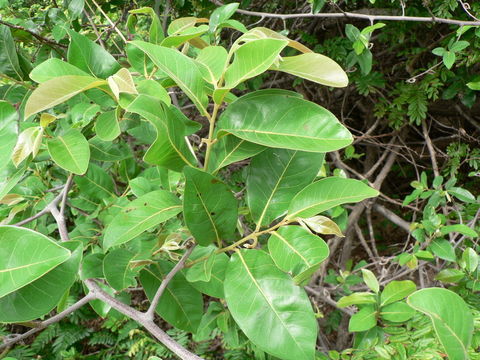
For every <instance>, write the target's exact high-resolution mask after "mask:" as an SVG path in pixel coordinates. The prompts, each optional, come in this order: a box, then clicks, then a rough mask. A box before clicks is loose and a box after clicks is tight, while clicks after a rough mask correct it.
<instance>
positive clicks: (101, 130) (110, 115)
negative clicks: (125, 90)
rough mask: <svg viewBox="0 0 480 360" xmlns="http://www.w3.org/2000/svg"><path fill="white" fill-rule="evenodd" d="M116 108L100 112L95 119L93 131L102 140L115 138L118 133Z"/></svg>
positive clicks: (118, 125)
mask: <svg viewBox="0 0 480 360" xmlns="http://www.w3.org/2000/svg"><path fill="white" fill-rule="evenodd" d="M118 113H119V109H117V110H110V111H106V112H103V113H101V114H100V115H99V116H98V117H97V119H96V120H95V132H96V133H97V136H98V137H99V138H100V139H102V140H104V141H112V140H115V139H116V138H117V137H118V136H119V135H120V124H119V123H118V120H119V119H118Z"/></svg>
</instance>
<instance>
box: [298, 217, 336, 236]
mask: <svg viewBox="0 0 480 360" xmlns="http://www.w3.org/2000/svg"><path fill="white" fill-rule="evenodd" d="M297 221H298V222H299V223H300V225H302V226H303V227H305V228H310V229H311V230H312V231H313V232H316V233H317V234H324V235H336V236H339V237H345V235H343V233H342V230H340V228H339V226H338V225H337V224H336V223H335V222H334V221H333V220H331V219H329V218H328V217H326V216H322V215H317V216H312V217H310V218H307V219H302V218H298V219H297Z"/></svg>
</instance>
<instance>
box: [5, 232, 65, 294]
mask: <svg viewBox="0 0 480 360" xmlns="http://www.w3.org/2000/svg"><path fill="white" fill-rule="evenodd" d="M70 255H71V254H70V251H69V250H68V249H65V248H63V247H61V246H60V245H58V244H56V243H55V242H53V241H52V240H50V239H49V238H48V237H46V236H45V235H42V234H40V233H38V232H35V231H33V230H30V229H26V228H19V227H14V226H0V297H3V296H5V295H8V294H9V293H11V292H13V291H15V290H17V289H20V288H21V287H23V286H25V285H28V284H30V283H31V282H32V281H34V280H36V279H38V278H39V277H41V276H42V275H44V274H46V273H47V272H49V271H50V270H52V269H53V268H55V267H56V266H58V265H60V264H61V263H63V262H64V261H65V260H67V259H68V258H69V257H70Z"/></svg>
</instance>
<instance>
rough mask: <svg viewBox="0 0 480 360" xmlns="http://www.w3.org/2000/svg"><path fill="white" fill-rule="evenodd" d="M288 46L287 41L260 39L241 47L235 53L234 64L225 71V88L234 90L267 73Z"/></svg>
mask: <svg viewBox="0 0 480 360" xmlns="http://www.w3.org/2000/svg"><path fill="white" fill-rule="evenodd" d="M287 44H288V42H287V41H286V40H278V39H259V40H253V41H250V42H248V43H246V44H245V45H242V46H240V48H239V49H238V50H236V51H235V58H234V60H233V63H232V64H231V65H230V66H229V67H228V68H227V70H226V71H225V87H226V88H228V89H232V88H234V87H236V86H237V85H238V84H240V83H241V82H243V81H245V80H247V79H250V78H252V77H254V76H257V75H259V74H261V73H263V72H265V71H267V70H268V68H269V67H270V66H271V65H272V64H273V63H274V61H275V60H276V59H277V56H278V55H279V54H280V52H281V51H282V50H283V48H284V47H285V46H287Z"/></svg>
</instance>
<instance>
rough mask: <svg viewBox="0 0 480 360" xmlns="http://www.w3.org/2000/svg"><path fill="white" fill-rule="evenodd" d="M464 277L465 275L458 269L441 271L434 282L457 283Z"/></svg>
mask: <svg viewBox="0 0 480 360" xmlns="http://www.w3.org/2000/svg"><path fill="white" fill-rule="evenodd" d="M464 277H465V273H464V272H463V271H461V270H458V269H443V270H442V271H440V272H439V273H438V274H437V275H436V276H435V280H439V281H441V282H444V283H457V282H459V281H460V280H462V279H463V278H464Z"/></svg>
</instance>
